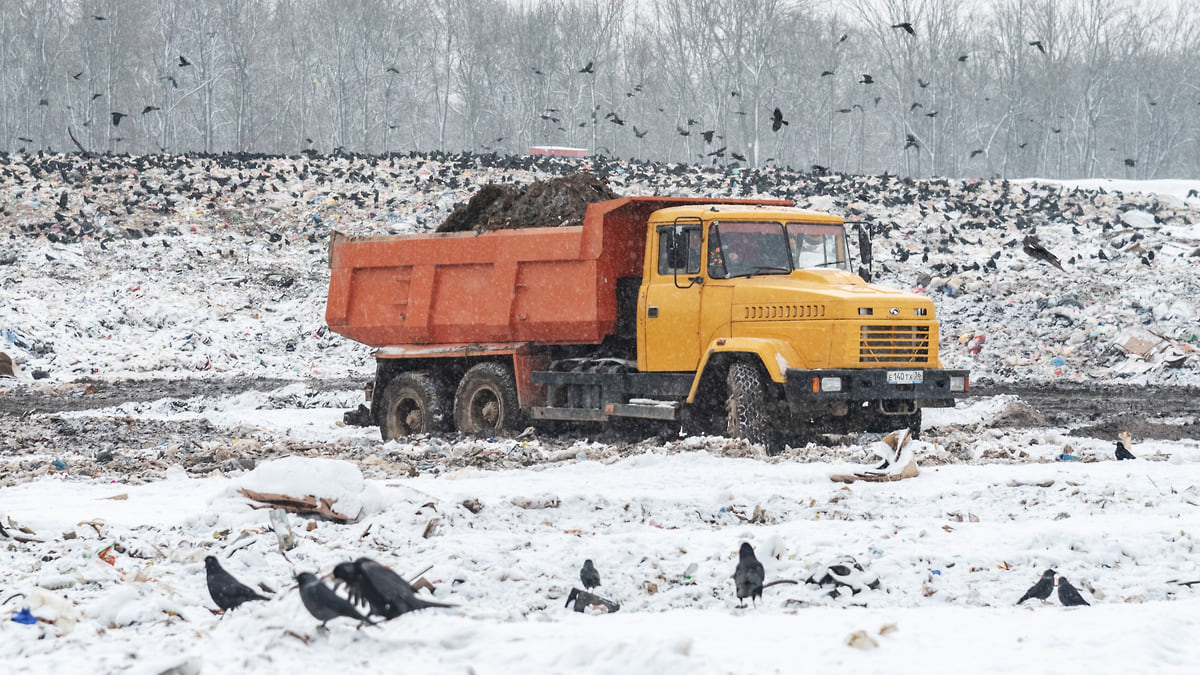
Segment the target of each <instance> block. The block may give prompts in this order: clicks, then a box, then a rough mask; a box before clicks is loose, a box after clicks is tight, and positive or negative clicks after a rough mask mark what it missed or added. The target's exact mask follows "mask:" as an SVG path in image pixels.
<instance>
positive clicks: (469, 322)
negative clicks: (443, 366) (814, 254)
mask: <svg viewBox="0 0 1200 675" xmlns="http://www.w3.org/2000/svg"><path fill="white" fill-rule="evenodd" d="M708 203H764V202H760V201H755V202H748V201H746V200H714V199H685V198H666V197H626V198H622V199H613V200H609V201H604V202H597V203H594V204H590V205H588V208H587V215H586V216H585V217H584V222H583V225H580V226H574V227H556V228H525V229H515V230H497V231H491V232H484V233H482V234H478V235H476V234H475V233H473V232H455V233H445V234H420V235H394V236H384V237H354V238H351V237H346V236H344V235H342V234H340V233H336V232H335V233H334V235H333V240H332V241H331V242H330V253H329V261H330V267H331V273H330V280H329V299H328V303H327V305H326V308H325V321H326V322H327V323H328V324H329V328H330V330H332V331H334V332H335V333H339V334H341V335H344V336H346V337H348V338H351V339H353V340H356V341H358V342H361V343H363V344H366V345H369V346H371V347H388V346H402V345H437V344H464V343H487V342H533V343H543V344H594V343H598V342H601V341H602V340H603V339H604V337H605V336H606V335H608V334H610V333H613V332H615V330H616V325H617V293H616V287H617V279H619V278H622V277H640V276H641V275H642V258H643V255H644V253H645V247H646V222H647V220H648V219H649V216H650V214H651V213H652V212H654V211H656V210H658V209H661V208H666V207H669V206H682V205H685V204H708ZM771 203H779V202H771Z"/></svg>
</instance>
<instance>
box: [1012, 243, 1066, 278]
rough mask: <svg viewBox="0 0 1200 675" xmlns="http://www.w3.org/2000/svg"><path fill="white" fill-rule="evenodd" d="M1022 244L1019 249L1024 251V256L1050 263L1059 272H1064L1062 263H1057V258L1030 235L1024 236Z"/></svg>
mask: <svg viewBox="0 0 1200 675" xmlns="http://www.w3.org/2000/svg"><path fill="white" fill-rule="evenodd" d="M1022 243H1023V244H1024V245H1023V246H1022V247H1021V250H1022V251H1025V255H1028V256H1029V257H1031V258H1036V259H1037V260H1041V261H1042V262H1047V263H1050V264H1051V265H1054V266H1055V267H1057V268H1058V269H1059V270H1060V271H1064V272H1065V271H1066V270H1063V266H1062V263H1061V262H1059V260H1058V256H1056V255H1054V254H1053V253H1051V252H1050V251H1048V250H1046V247H1045V246H1042V243H1041V242H1040V241H1038V238H1037V237H1035V236H1033V235H1032V234H1027V235H1025V241H1024V242H1022Z"/></svg>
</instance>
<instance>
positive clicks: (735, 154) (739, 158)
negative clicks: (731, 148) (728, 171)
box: [729, 152, 746, 162]
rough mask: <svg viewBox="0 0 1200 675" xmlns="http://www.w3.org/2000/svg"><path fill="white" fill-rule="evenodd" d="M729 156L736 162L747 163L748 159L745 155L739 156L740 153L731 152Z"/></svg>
mask: <svg viewBox="0 0 1200 675" xmlns="http://www.w3.org/2000/svg"><path fill="white" fill-rule="evenodd" d="M729 156H730V157H732V158H734V159H736V160H737V161H739V162H744V161H746V157H745V156H744V155H739V154H738V153H736V152H730V153H729Z"/></svg>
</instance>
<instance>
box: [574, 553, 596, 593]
mask: <svg viewBox="0 0 1200 675" xmlns="http://www.w3.org/2000/svg"><path fill="white" fill-rule="evenodd" d="M579 580H580V581H581V582H583V587H584V588H586V589H588V590H589V591H590V590H592V589H593V588H595V587H597V586H599V585H600V573H599V572H597V571H596V566H595V565H593V564H592V561H591V559H590V558H589V559H588V560H584V561H583V569H581V570H579Z"/></svg>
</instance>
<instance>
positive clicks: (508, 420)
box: [454, 363, 521, 434]
mask: <svg viewBox="0 0 1200 675" xmlns="http://www.w3.org/2000/svg"><path fill="white" fill-rule="evenodd" d="M520 420H521V408H520V404H519V403H518V402H517V381H516V379H515V378H514V377H513V374H512V370H511V369H509V368H508V367H506V366H504V365H503V364H500V363H480V364H478V365H475V366H472V367H471V369H470V370H468V371H467V372H466V374H465V375H463V377H462V380H460V381H459V383H458V391H457V392H456V393H455V394H454V425H455V427H457V428H458V430H459V431H461V432H463V433H466V434H482V433H490V432H496V431H505V430H512V429H515V428H516V427H517V426H518V425H519V424H520Z"/></svg>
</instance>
